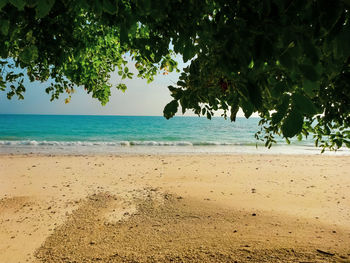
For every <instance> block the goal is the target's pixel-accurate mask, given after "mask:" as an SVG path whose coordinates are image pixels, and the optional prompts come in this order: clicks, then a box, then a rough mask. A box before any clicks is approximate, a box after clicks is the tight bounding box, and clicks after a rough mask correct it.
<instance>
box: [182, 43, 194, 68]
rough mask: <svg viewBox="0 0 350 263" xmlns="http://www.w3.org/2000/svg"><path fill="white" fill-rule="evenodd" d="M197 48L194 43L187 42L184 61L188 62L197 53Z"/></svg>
mask: <svg viewBox="0 0 350 263" xmlns="http://www.w3.org/2000/svg"><path fill="white" fill-rule="evenodd" d="M195 53H196V50H195V47H194V46H193V45H192V43H187V45H186V46H185V48H184V50H183V61H184V62H185V63H186V62H187V61H189V60H190V59H191V58H193V56H194V55H195Z"/></svg>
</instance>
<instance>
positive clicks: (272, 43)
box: [0, 0, 350, 149]
mask: <svg viewBox="0 0 350 263" xmlns="http://www.w3.org/2000/svg"><path fill="white" fill-rule="evenodd" d="M349 7H350V1H349V0H342V1H340V0H334V1H329V0H249V1H248V0H245V1H242V0H232V1H225V0H91V1H84V0H77V1H70V0H0V89H1V90H3V91H4V92H7V96H8V98H12V97H13V96H17V97H18V98H19V99H22V98H23V94H24V92H25V86H24V84H23V81H24V78H25V77H28V78H29V79H30V81H41V82H45V81H47V80H51V81H50V83H51V84H49V86H48V87H47V89H46V92H47V93H49V94H51V98H52V99H55V98H58V97H59V95H60V94H61V93H67V94H68V95H70V94H71V93H72V92H74V89H75V88H76V87H83V88H85V89H86V91H87V92H88V93H91V94H92V96H93V97H94V98H97V99H98V100H100V101H101V103H102V104H105V103H107V102H108V99H109V96H110V94H111V88H112V85H111V84H110V83H109V82H108V80H109V78H110V73H111V72H113V71H115V70H117V71H118V74H119V75H121V76H122V78H132V77H133V73H131V72H130V71H129V69H128V68H127V61H126V60H125V55H126V54H127V55H128V56H130V57H131V58H132V59H133V61H134V62H135V67H136V68H137V70H138V74H137V77H141V78H146V79H147V80H148V81H152V79H153V77H154V76H155V75H156V74H157V73H159V72H160V71H173V70H178V69H177V63H176V61H175V60H174V59H173V58H174V55H175V54H180V55H182V57H183V60H184V61H185V62H186V61H190V64H189V66H187V67H186V68H184V69H183V70H182V72H181V74H180V77H179V80H178V82H177V84H176V85H173V86H169V90H170V92H171V96H172V97H173V100H172V101H171V102H169V103H168V104H167V105H166V106H165V108H164V116H165V117H166V118H171V117H173V116H174V115H175V114H176V112H177V111H178V109H179V106H181V109H182V111H183V112H185V111H186V110H193V111H194V112H195V113H196V114H198V115H205V116H206V117H207V118H209V119H210V118H211V117H212V115H213V114H214V112H215V111H216V110H219V109H221V110H223V111H224V116H225V117H229V118H230V119H231V120H232V121H235V119H236V114H237V112H238V110H239V108H241V109H242V110H243V112H244V115H245V116H246V117H247V118H248V117H250V116H251V115H252V113H254V112H257V113H258V114H259V116H260V117H261V121H260V127H261V130H260V131H258V132H257V134H256V138H257V139H258V140H262V141H264V142H265V144H266V146H268V147H270V146H271V145H272V143H273V142H275V140H274V138H275V136H276V135H282V136H284V137H285V138H286V140H287V141H288V140H289V138H291V137H294V136H297V137H298V138H300V139H301V138H302V137H303V136H308V135H310V134H312V136H314V140H315V143H316V146H320V147H322V148H323V149H325V148H330V149H338V148H340V147H341V146H343V145H346V146H347V147H350V20H349V18H350V14H349ZM18 68H20V69H22V71H17V70H15V69H18ZM116 88H118V89H122V90H125V89H126V86H125V85H124V84H118V85H117V86H116Z"/></svg>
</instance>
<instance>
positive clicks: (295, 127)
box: [281, 110, 303, 138]
mask: <svg viewBox="0 0 350 263" xmlns="http://www.w3.org/2000/svg"><path fill="white" fill-rule="evenodd" d="M302 128H303V116H302V115H301V114H300V113H299V112H298V111H297V110H293V111H291V112H290V113H289V114H288V116H287V117H286V118H285V120H284V122H283V125H282V128H281V129H282V133H283V136H284V137H286V138H291V137H293V136H295V135H296V134H298V133H300V132H301V130H302Z"/></svg>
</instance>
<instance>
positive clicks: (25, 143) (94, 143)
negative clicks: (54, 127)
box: [0, 140, 255, 147]
mask: <svg viewBox="0 0 350 263" xmlns="http://www.w3.org/2000/svg"><path fill="white" fill-rule="evenodd" d="M225 145H255V143H252V142H250V143H229V142H214V141H208V142H189V141H109V142H108V141H107V142H106V141H36V140H21V141H11V140H2V141H1V140H0V146H13V147H16V146H17V147H21V146H61V147H65V146H225Z"/></svg>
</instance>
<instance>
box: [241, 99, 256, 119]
mask: <svg viewBox="0 0 350 263" xmlns="http://www.w3.org/2000/svg"><path fill="white" fill-rule="evenodd" d="M241 107H242V110H243V112H244V116H245V117H246V118H247V119H248V118H249V117H250V116H251V115H252V114H253V111H254V106H253V104H252V103H251V102H250V101H248V100H242V103H241Z"/></svg>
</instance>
